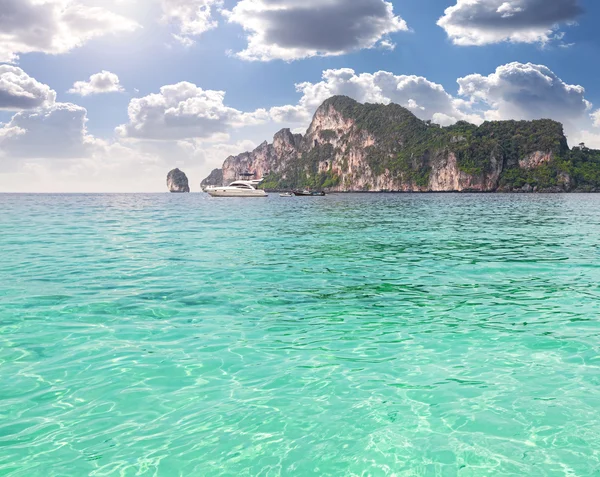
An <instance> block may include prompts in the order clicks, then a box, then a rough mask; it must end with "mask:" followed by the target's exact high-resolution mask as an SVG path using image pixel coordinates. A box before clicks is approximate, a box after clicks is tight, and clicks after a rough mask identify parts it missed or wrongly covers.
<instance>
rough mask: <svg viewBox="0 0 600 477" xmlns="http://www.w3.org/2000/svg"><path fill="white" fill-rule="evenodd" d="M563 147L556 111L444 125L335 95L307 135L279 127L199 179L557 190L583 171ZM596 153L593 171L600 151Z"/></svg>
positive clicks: (341, 187)
mask: <svg viewBox="0 0 600 477" xmlns="http://www.w3.org/2000/svg"><path fill="white" fill-rule="evenodd" d="M587 151H590V150H587ZM592 152H593V153H594V154H595V153H596V152H597V151H592ZM580 155H581V154H580ZM570 157H571V151H570V150H569V148H568V146H567V141H566V138H565V136H564V134H563V128H562V125H561V124H560V123H557V122H555V121H551V120H538V121H497V122H486V123H484V124H482V125H481V126H479V127H478V126H475V125H472V124H469V123H466V122H459V123H457V124H455V125H453V126H450V127H446V128H443V127H440V126H438V125H435V124H431V123H430V122H426V121H421V120H420V119H418V118H417V117H416V116H414V115H413V114H412V113H411V112H410V111H409V110H407V109H405V108H403V107H401V106H398V105H396V104H390V105H381V104H364V105H363V104H360V103H358V102H356V101H354V100H352V99H350V98H347V97H344V96H334V97H332V98H330V99H328V100H327V101H325V103H323V105H321V106H320V107H319V109H318V110H317V112H316V113H315V115H314V118H313V120H312V123H311V125H310V127H309V128H308V130H307V132H306V134H305V135H304V136H302V135H299V134H292V133H291V131H290V130H289V129H283V130H281V131H280V132H278V133H277V134H276V135H275V137H274V140H273V143H272V144H269V143H267V142H264V143H263V144H261V145H260V146H259V147H258V148H256V149H255V150H254V151H252V152H245V153H243V154H240V155H239V156H232V157H229V158H228V159H227V160H226V161H225V163H224V164H223V168H222V170H220V172H219V170H217V171H215V172H213V173H212V174H211V176H210V177H209V178H207V179H206V180H205V182H204V183H203V185H213V184H214V185H221V183H227V182H231V181H233V180H235V179H238V178H239V177H240V174H242V173H248V172H250V173H254V174H255V176H256V177H264V178H265V179H266V180H265V183H264V187H265V188H272V189H291V188H297V187H305V186H310V187H313V188H324V189H327V190H329V191H340V192H341V191H405V192H438V191H444V192H453V191H456V192H461V191H478V192H492V191H526V192H527V191H552V192H560V191H569V190H573V189H577V187H578V186H579V188H580V189H581V187H583V186H582V184H583V185H585V184H584V183H585V181H586V180H588V179H585V178H583V176H582V179H581V180H580V181H578V180H577V179H576V177H575V176H577V169H576V168H575V166H574V164H573V161H569V159H570ZM594 157H596V156H595V155H594ZM597 159H598V163H597V164H596V163H594V164H596V165H595V166H594V167H596V168H597V171H598V172H599V177H598V179H599V180H600V154H598V158H597ZM582 160H585V158H584V159H582ZM594 170H596V169H594ZM585 172H586V173H587V172H588V171H587V169H586V171H585ZM588 177H589V174H588ZM594 177H595V176H594ZM588 186H589V184H588ZM588 186H585V187H587V188H588V189H590V188H591V187H592V186H589V187H588ZM585 187H584V188H585ZM599 187H600V184H599Z"/></svg>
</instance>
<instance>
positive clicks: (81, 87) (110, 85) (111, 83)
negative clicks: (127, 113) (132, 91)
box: [68, 70, 125, 96]
mask: <svg viewBox="0 0 600 477" xmlns="http://www.w3.org/2000/svg"><path fill="white" fill-rule="evenodd" d="M123 91H125V90H124V89H123V87H122V86H121V84H120V83H119V77H118V76H117V75H116V74H114V73H111V72H110V71H105V70H103V71H102V72H100V73H96V74H94V75H92V76H90V79H89V81H77V82H76V83H75V84H74V85H73V88H71V89H70V90H69V91H68V92H69V93H71V94H78V95H80V96H89V95H91V94H101V93H122V92H123Z"/></svg>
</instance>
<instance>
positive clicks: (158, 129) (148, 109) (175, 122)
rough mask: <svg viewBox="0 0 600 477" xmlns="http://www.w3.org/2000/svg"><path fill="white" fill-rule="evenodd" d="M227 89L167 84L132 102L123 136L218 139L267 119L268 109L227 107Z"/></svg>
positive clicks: (122, 126) (154, 138)
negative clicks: (250, 110)
mask: <svg viewBox="0 0 600 477" xmlns="http://www.w3.org/2000/svg"><path fill="white" fill-rule="evenodd" d="M224 99H225V92H223V91H211V90H203V89H202V88H199V87H197V86H196V85H195V84H192V83H187V82H182V83H178V84H174V85H167V86H163V87H162V88H161V89H160V93H158V94H150V95H148V96H144V97H142V98H134V99H132V100H131V102H130V103H129V109H128V113H129V123H128V124H125V125H121V126H119V127H118V128H117V132H118V133H119V135H120V136H122V137H129V138H138V139H153V140H177V139H189V138H200V139H208V140H210V139H213V140H214V139H216V138H219V137H222V135H223V134H226V133H227V132H228V131H229V130H230V129H231V128H233V127H241V126H248V125H253V124H259V123H261V122H264V121H267V120H268V119H269V115H268V113H267V111H265V110H257V111H255V112H251V113H244V112H241V111H238V110H237V109H234V108H230V107H228V106H225V104H224V103H223V101H224Z"/></svg>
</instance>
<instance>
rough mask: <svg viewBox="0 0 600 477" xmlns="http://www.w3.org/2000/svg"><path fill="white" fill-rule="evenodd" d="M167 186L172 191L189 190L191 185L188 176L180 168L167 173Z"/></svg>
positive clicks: (181, 191)
mask: <svg viewBox="0 0 600 477" xmlns="http://www.w3.org/2000/svg"><path fill="white" fill-rule="evenodd" d="M167 187H168V188H169V191H170V192H177V193H183V192H189V191H190V186H189V182H188V178H187V176H186V175H185V174H184V173H183V172H182V171H180V170H179V169H173V170H172V171H171V172H169V175H167Z"/></svg>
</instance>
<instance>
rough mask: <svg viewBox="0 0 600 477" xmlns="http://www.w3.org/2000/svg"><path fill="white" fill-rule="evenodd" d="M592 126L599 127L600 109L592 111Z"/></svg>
mask: <svg viewBox="0 0 600 477" xmlns="http://www.w3.org/2000/svg"><path fill="white" fill-rule="evenodd" d="M590 116H591V118H592V121H593V123H594V127H597V128H600V109H598V110H596V111H594V112H593V113H592V114H591V115H590Z"/></svg>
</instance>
